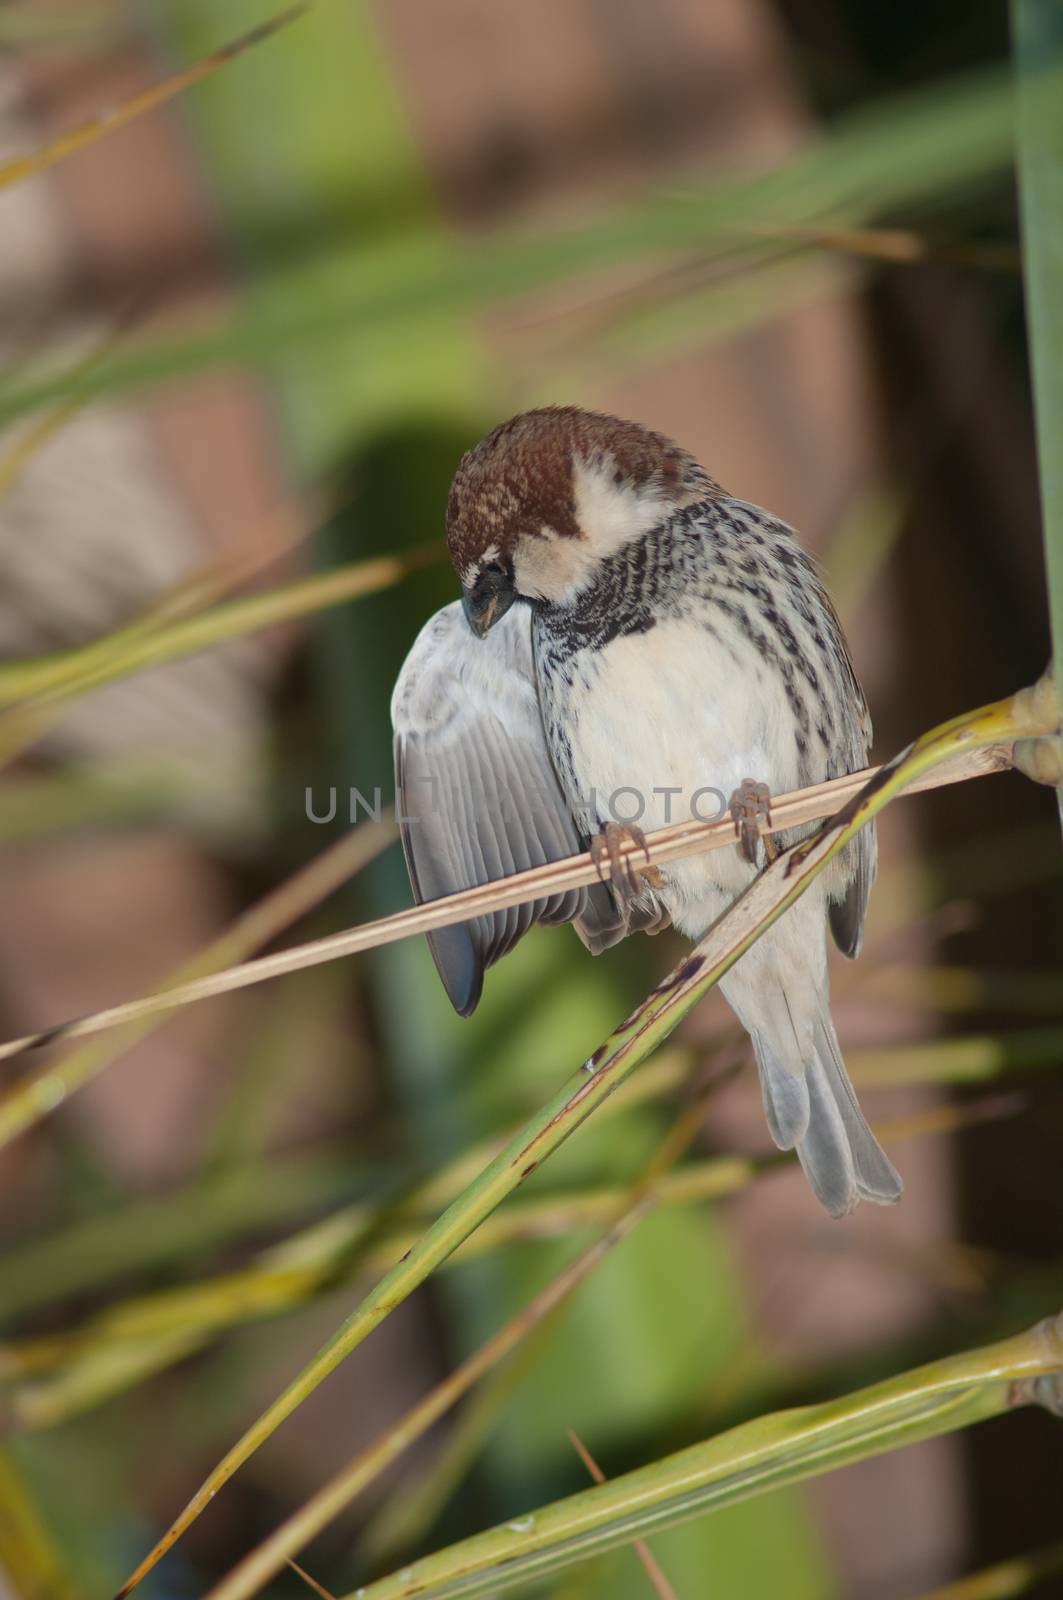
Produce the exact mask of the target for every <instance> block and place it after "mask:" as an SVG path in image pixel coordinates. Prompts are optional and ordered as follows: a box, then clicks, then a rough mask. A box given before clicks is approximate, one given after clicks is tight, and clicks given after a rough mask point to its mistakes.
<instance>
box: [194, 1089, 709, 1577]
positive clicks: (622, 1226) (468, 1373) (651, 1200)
mask: <svg viewBox="0 0 1063 1600" xmlns="http://www.w3.org/2000/svg"><path fill="white" fill-rule="evenodd" d="M703 1110H704V1108H703V1105H702V1103H701V1101H700V1100H699V1101H698V1102H697V1103H695V1104H694V1105H691V1106H688V1107H687V1108H686V1110H685V1111H684V1112H683V1113H682V1114H681V1116H680V1117H679V1119H678V1121H677V1122H676V1124H675V1126H674V1127H673V1128H672V1130H671V1132H670V1133H669V1134H668V1136H667V1137H666V1138H665V1139H664V1141H663V1143H662V1144H661V1147H660V1148H659V1150H658V1151H657V1152H656V1153H655V1154H654V1156H653V1158H652V1160H651V1161H650V1163H649V1165H648V1167H647V1168H646V1170H645V1172H644V1173H643V1174H642V1176H641V1177H640V1178H639V1180H638V1181H637V1182H636V1183H635V1185H634V1187H633V1188H632V1189H630V1190H629V1191H628V1192H627V1193H625V1194H623V1195H622V1196H620V1197H619V1198H618V1199H617V1201H616V1202H615V1203H614V1205H613V1208H612V1209H613V1216H612V1219H611V1221H610V1222H609V1225H608V1227H607V1228H606V1230H605V1231H604V1232H603V1233H602V1234H601V1235H600V1236H599V1237H598V1238H597V1239H595V1240H594V1242H593V1243H592V1244H591V1245H589V1246H588V1248H587V1249H586V1250H584V1251H582V1252H581V1254H580V1255H578V1256H577V1257H576V1259H575V1260H574V1261H573V1262H571V1263H570V1265H569V1266H567V1267H565V1268H564V1269H563V1270H562V1271H561V1272H560V1273H558V1275H557V1276H556V1277H555V1278H554V1279H553V1280H552V1281H551V1282H550V1283H548V1284H547V1285H546V1287H545V1288H544V1289H542V1290H540V1292H539V1293H538V1294H537V1295H535V1296H534V1297H533V1299H531V1300H530V1301H529V1302H528V1304H527V1305H526V1306H525V1307H524V1308H523V1309H522V1310H521V1311H518V1312H517V1314H516V1315H515V1316H513V1317H511V1318H510V1320H509V1321H508V1322H507V1323H506V1324H505V1326H504V1327H502V1328H500V1329H499V1331H498V1333H496V1334H494V1335H493V1336H492V1337H491V1338H490V1339H488V1340H487V1342H486V1344H483V1345H481V1347H480V1349H479V1350H477V1351H476V1352H475V1354H473V1355H471V1356H470V1357H469V1358H468V1359H467V1360H466V1361H463V1362H462V1364H461V1366H460V1367H458V1368H457V1370H456V1371H455V1372H453V1373H452V1374H451V1375H450V1377H449V1378H447V1379H445V1380H444V1381H443V1382H442V1383H441V1384H438V1385H437V1386H436V1387H435V1388H434V1389H433V1390H432V1391H431V1393H430V1394H428V1395H426V1396H425V1398H424V1399H423V1400H422V1401H420V1402H419V1404H417V1405H416V1406H414V1407H413V1409H412V1410H410V1411H409V1412H407V1414H406V1416H405V1417H403V1418H401V1419H400V1420H399V1422H397V1423H395V1424H394V1425H393V1426H392V1427H390V1428H388V1429H387V1430H386V1431H385V1432H384V1433H383V1434H382V1435H381V1436H380V1438H379V1439H377V1440H376V1441H375V1442H374V1443H373V1444H371V1445H369V1446H368V1447H367V1448H366V1449H365V1450H363V1451H361V1452H360V1453H359V1454H358V1455H357V1456H356V1457H355V1458H354V1460H353V1461H351V1462H350V1463H349V1464H348V1465H347V1466H346V1467H344V1468H343V1469H342V1470H341V1471H340V1472H339V1473H337V1474H336V1476H335V1477H334V1478H333V1479H332V1480H331V1482H329V1483H327V1484H326V1485H325V1486H324V1487H323V1488H322V1489H319V1490H318V1492H317V1493H316V1494H315V1495H314V1496H313V1497H312V1498H311V1499H310V1500H308V1501H307V1502H306V1504H305V1505H304V1506H302V1507H301V1508H300V1509H299V1510H298V1511H297V1512H296V1513H295V1514H294V1515H293V1516H291V1517H289V1518H288V1520H287V1521H286V1522H284V1523H282V1524H281V1526H280V1527H279V1528H277V1529H275V1530H274V1532H273V1533H272V1534H271V1535H270V1536H269V1538H268V1539H265V1540H264V1541H263V1542H262V1544H260V1545H259V1546H258V1547H257V1549H255V1550H253V1551H252V1552H251V1553H250V1555H248V1556H245V1558H244V1559H243V1561H241V1562H240V1563H239V1565H238V1566H236V1567H234V1568H233V1570H232V1571H231V1572H230V1573H229V1574H228V1576H227V1577H225V1578H224V1579H223V1580H222V1582H221V1583H220V1584H218V1585H217V1587H216V1588H214V1589H213V1590H211V1592H210V1594H209V1596H208V1600H248V1597H249V1596H250V1595H253V1594H255V1593H257V1591H258V1590H259V1589H261V1588H262V1586H263V1584H266V1583H268V1582H269V1580H270V1578H272V1577H273V1576H274V1575H275V1574H276V1573H278V1572H279V1571H280V1570H281V1568H282V1567H283V1566H284V1564H285V1562H286V1561H287V1560H289V1558H290V1557H291V1556H293V1555H294V1554H295V1553H296V1551H298V1550H301V1549H302V1548H303V1547H304V1546H305V1545H307V1544H309V1542H310V1540H311V1539H313V1538H314V1537H315V1536H316V1535H317V1534H319V1533H320V1532H321V1531H322V1529H323V1528H326V1527H327V1526H328V1524H329V1523H330V1522H331V1521H332V1520H333V1519H334V1518H335V1517H337V1516H339V1514H340V1512H341V1511H343V1510H345V1509H346V1507H347V1506H348V1505H350V1503H351V1501H352V1500H354V1499H356V1498H357V1496H358V1495H360V1494H361V1493H362V1491H363V1490H364V1489H365V1488H366V1487H368V1485H369V1484H370V1483H371V1482H372V1481H373V1480H374V1479H375V1478H377V1477H378V1476H379V1475H380V1473H381V1472H382V1471H383V1470H384V1469H385V1468H386V1467H387V1466H389V1465H390V1464H391V1462H392V1461H395V1460H396V1459H397V1458H398V1457H399V1456H400V1455H401V1454H402V1453H403V1452H404V1451H405V1450H406V1449H407V1448H408V1447H409V1446H410V1445H411V1444H412V1443H413V1442H414V1441H415V1440H416V1439H419V1438H421V1437H423V1435H424V1434H425V1433H427V1431H428V1429H429V1428H430V1427H432V1426H433V1425H434V1424H435V1423H436V1422H438V1420H439V1419H440V1418H441V1417H442V1416H444V1415H445V1414H446V1413H447V1412H448V1411H449V1410H450V1409H451V1408H452V1407H453V1406H454V1405H456V1404H457V1402H458V1400H460V1399H461V1398H462V1397H463V1396H464V1395H466V1394H467V1393H468V1392H469V1390H470V1389H471V1388H472V1387H473V1386H474V1385H475V1384H477V1383H478V1382H479V1381H480V1379H481V1378H483V1377H484V1376H485V1375H486V1374H487V1373H488V1372H490V1371H491V1370H492V1368H494V1367H496V1366H497V1365H498V1364H499V1362H500V1361H502V1360H504V1359H505V1357H506V1356H508V1355H510V1354H511V1353H512V1352H513V1351H514V1350H515V1349H516V1348H517V1346H518V1345H519V1344H520V1343H521V1342H522V1341H523V1340H524V1339H525V1338H526V1337H527V1335H528V1334H529V1333H531V1332H532V1330H533V1329H534V1328H536V1327H537V1326H539V1325H540V1324H541V1323H542V1322H543V1321H544V1319H545V1318H547V1317H549V1316H551V1315H552V1314H553V1313H554V1312H555V1311H557V1310H558V1309H559V1308H560V1306H561V1305H562V1304H563V1303H564V1302H565V1301H566V1300H567V1299H568V1298H569V1296H570V1295H571V1294H572V1293H573V1292H574V1291H575V1289H576V1288H577V1287H578V1286H579V1285H580V1284H581V1283H582V1282H583V1281H584V1279H585V1278H587V1277H588V1276H589V1275H590V1273H592V1272H593V1271H594V1270H595V1268H596V1267H597V1266H598V1265H599V1264H600V1263H601V1262H602V1261H604V1259H605V1257H606V1256H607V1255H609V1254H610V1253H611V1251H613V1250H614V1249H615V1248H616V1246H617V1245H618V1244H620V1243H621V1241H622V1240H624V1239H626V1238H627V1236H628V1234H629V1233H631V1232H632V1231H633V1229H634V1228H635V1227H636V1226H637V1225H638V1224H639V1223H640V1222H641V1221H642V1219H643V1218H644V1217H645V1216H647V1215H648V1214H649V1212H650V1211H652V1210H653V1209H654V1206H655V1203H656V1188H657V1185H658V1183H659V1181H660V1179H661V1177H662V1176H663V1175H664V1173H665V1172H666V1171H667V1170H668V1168H670V1167H671V1166H672V1165H673V1164H674V1163H675V1162H676V1161H677V1160H678V1159H679V1157H680V1156H681V1155H682V1154H683V1152H684V1151H685V1150H686V1149H687V1148H688V1147H689V1145H690V1144H691V1142H692V1141H693V1140H694V1138H695V1137H696V1136H697V1133H698V1129H699V1127H700V1125H701V1121H702V1115H703Z"/></svg>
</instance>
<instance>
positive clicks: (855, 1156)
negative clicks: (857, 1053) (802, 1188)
mask: <svg viewBox="0 0 1063 1600" xmlns="http://www.w3.org/2000/svg"><path fill="white" fill-rule="evenodd" d="M772 1012H773V1013H774V1015H773V1021H774V1022H775V1023H776V1025H775V1026H772V1027H771V1028H770V1029H766V1028H763V1027H762V1028H760V1029H758V1030H757V1031H755V1032H754V1033H753V1048H754V1052H755V1054H756V1058H757V1066H758V1068H759V1070H760V1082H761V1089H762V1091H763V1095H764V1110H765V1113H766V1115H767V1119H768V1127H769V1129H770V1131H771V1136H772V1138H773V1140H774V1141H775V1143H776V1144H777V1145H778V1146H779V1148H780V1149H781V1150H792V1149H796V1150H797V1155H798V1159H799V1160H800V1162H801V1165H802V1167H803V1168H804V1170H805V1175H806V1176H807V1178H808V1181H809V1183H810V1184H811V1186H812V1189H813V1191H814V1192H815V1194H816V1197H817V1199H818V1200H819V1201H820V1202H821V1204H822V1205H824V1206H825V1207H826V1209H827V1210H828V1211H829V1212H830V1214H831V1216H832V1217H842V1216H845V1215H846V1213H847V1212H849V1211H852V1210H853V1208H854V1206H855V1205H856V1203H857V1201H858V1200H874V1201H877V1202H878V1203H879V1204H880V1205H889V1204H891V1203H892V1202H893V1201H895V1200H898V1199H900V1195H901V1191H902V1188H903V1184H902V1182H901V1179H900V1176H899V1175H898V1173H897V1171H896V1170H895V1168H894V1167H893V1165H892V1163H891V1162H890V1161H889V1160H888V1158H887V1157H886V1155H885V1153H884V1151H883V1150H882V1148H881V1146H880V1145H879V1143H878V1141H877V1139H876V1138H875V1136H874V1134H873V1133H872V1132H871V1129H870V1128H869V1127H868V1125H867V1121H866V1119H865V1117H864V1114H863V1112H862V1111H861V1110H860V1107H859V1105H858V1103H857V1099H856V1095H855V1094H854V1092H853V1086H852V1084H851V1083H850V1082H849V1075H848V1073H847V1072H846V1070H845V1063H844V1062H843V1061H842V1057H841V1051H840V1049H839V1047H838V1040H837V1036H836V1035H835V1032H834V1026H833V1024H832V1022H831V1020H830V1017H829V1015H827V1014H825V1012H824V1014H821V1015H820V1017H819V1018H817V1020H816V1022H815V1024H814V1026H813V1028H812V1032H811V1040H810V1042H804V1041H801V1040H800V1038H799V1035H798V1032H797V1029H796V1028H795V1027H794V1026H793V1019H792V1017H791V1016H790V1012H789V1007H787V1009H786V1023H785V1024H783V1025H781V1026H780V1025H778V1024H779V1023H780V1022H781V1017H780V1015H779V1009H778V1007H773V1008H772ZM763 1019H764V1016H763V1011H762V1017H761V1019H758V1020H763Z"/></svg>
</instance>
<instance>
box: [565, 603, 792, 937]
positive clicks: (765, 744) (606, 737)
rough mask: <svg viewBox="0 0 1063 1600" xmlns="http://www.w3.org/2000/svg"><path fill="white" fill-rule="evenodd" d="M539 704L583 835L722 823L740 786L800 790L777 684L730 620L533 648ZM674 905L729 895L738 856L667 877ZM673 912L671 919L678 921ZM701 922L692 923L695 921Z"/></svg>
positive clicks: (737, 875)
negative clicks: (615, 824)
mask: <svg viewBox="0 0 1063 1600" xmlns="http://www.w3.org/2000/svg"><path fill="white" fill-rule="evenodd" d="M537 671H538V676H539V693H540V704H541V707H542V712H543V721H544V725H545V728H546V735H547V742H548V745H549V747H550V752H551V756H552V758H553V761H554V765H555V768H556V770H557V773H558V777H559V779H560V781H561V785H562V788H563V789H564V791H565V794H566V797H567V799H568V801H569V804H570V806H571V807H572V809H573V812H574V814H575V815H576V817H577V820H578V823H579V825H580V827H581V829H582V830H583V831H584V832H586V833H588V834H590V833H594V832H597V831H598V829H599V828H600V827H601V825H602V824H603V823H605V822H606V821H609V820H615V821H620V822H629V821H630V822H635V823H637V825H638V826H639V827H640V828H642V829H643V831H644V832H646V833H649V832H650V831H651V830H652V829H655V828H663V827H665V826H667V825H668V824H669V823H674V822H683V821H686V820H688V819H689V818H690V817H691V816H695V817H698V818H699V819H701V820H704V821H711V820H714V819H716V818H718V817H720V816H723V815H726V814H727V810H728V807H729V803H730V797H731V795H732V793H733V792H734V790H735V789H736V788H737V787H738V786H739V784H740V783H742V781H743V780H744V779H745V778H756V779H757V780H759V781H761V782H764V783H767V784H768V786H769V788H770V789H771V790H772V792H773V793H776V794H780V793H783V792H784V791H786V790H787V789H792V788H795V787H797V786H798V784H799V760H798V752H797V744H796V739H795V730H794V723H793V713H792V711H791V709H790V707H789V704H788V702H787V699H786V694H785V690H784V687H783V685H782V682H781V680H780V679H779V676H778V673H777V672H775V671H773V670H771V667H770V664H768V663H765V662H764V660H763V659H762V658H761V657H760V655H759V654H758V652H757V651H756V649H755V647H754V646H753V645H752V643H751V641H750V640H749V639H748V637H746V635H745V634H744V633H742V632H740V631H739V630H738V629H737V628H733V629H732V628H731V627H730V626H729V625H728V622H727V619H726V618H722V619H716V620H714V622H713V625H712V627H711V628H710V626H709V625H708V624H707V623H703V622H702V621H700V620H699V619H698V618H697V617H691V616H689V615H688V616H683V615H677V616H663V617H659V618H658V619H657V620H656V621H655V624H654V626H653V627H651V628H649V629H647V630H646V631H644V632H637V633H628V634H623V635H620V636H618V637H616V638H614V639H612V640H610V641H609V642H608V643H607V644H605V645H603V646H602V647H601V648H597V649H595V648H587V649H583V650H578V651H576V652H574V653H571V654H566V653H565V652H564V651H554V650H552V649H551V646H550V638H549V629H548V628H547V629H546V630H545V632H544V633H542V634H540V637H539V638H538V639H537ZM665 874H666V878H667V881H668V883H669V886H670V888H671V890H672V891H673V893H672V895H671V897H670V896H669V894H668V893H667V892H666V893H665V894H664V895H662V898H663V899H665V901H666V903H668V901H669V899H670V898H671V899H672V901H673V903H672V904H670V905H669V909H670V911H671V912H672V915H673V919H674V920H677V921H682V920H685V919H683V917H682V908H681V906H680V905H679V904H677V903H675V902H676V901H677V900H680V901H683V902H699V901H702V900H704V899H706V898H711V899H712V900H713V901H714V902H715V900H716V899H718V897H719V894H720V892H721V891H723V892H724V893H726V894H728V895H732V894H734V893H737V892H738V891H739V890H741V889H742V888H744V887H745V885H746V884H747V883H748V881H749V877H750V870H749V868H748V866H746V865H745V864H744V863H742V862H741V861H740V859H739V858H738V855H737V852H736V851H729V850H725V851H715V852H713V853H712V854H710V855H706V856H702V857H697V858H694V859H692V860H690V861H687V862H678V863H675V864H674V865H672V866H670V867H668V868H666V869H665ZM677 912H678V913H679V915H678V916H677ZM699 920H700V919H699Z"/></svg>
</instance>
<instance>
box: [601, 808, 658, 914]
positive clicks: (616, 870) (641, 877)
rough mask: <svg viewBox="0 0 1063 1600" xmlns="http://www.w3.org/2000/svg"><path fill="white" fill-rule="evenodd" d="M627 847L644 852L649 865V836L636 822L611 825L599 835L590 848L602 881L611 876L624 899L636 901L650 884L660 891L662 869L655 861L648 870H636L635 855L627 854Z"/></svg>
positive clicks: (618, 893)
mask: <svg viewBox="0 0 1063 1600" xmlns="http://www.w3.org/2000/svg"><path fill="white" fill-rule="evenodd" d="M625 844H632V845H634V846H635V848H636V849H637V850H641V851H643V853H644V854H645V857H646V860H647V862H650V849H649V845H648V844H647V843H646V835H645V834H644V833H643V831H642V829H641V828H637V827H636V826H635V824H634V823H633V822H607V823H606V824H605V827H604V828H603V829H602V831H601V833H596V834H595V835H594V837H593V839H591V841H590V843H589V844H588V846H587V849H588V850H589V851H590V855H591V859H592V861H593V862H594V865H595V866H596V867H597V869H598V876H599V877H600V878H601V880H602V882H603V883H604V882H605V881H606V878H607V876H608V878H609V879H610V880H611V882H612V885H613V888H614V889H615V890H616V893H617V897H618V898H619V899H620V900H636V899H638V897H639V895H641V894H645V892H646V884H647V882H649V883H650V884H652V885H653V887H655V888H659V887H660V886H661V884H662V883H663V881H664V880H663V879H662V877H661V873H660V869H659V868H658V867H655V866H653V864H652V862H650V864H649V865H648V866H645V867H636V865H635V860H634V856H633V855H630V854H625V853H624V850H623V846H624V845H625ZM606 862H608V863H609V869H610V870H609V873H608V874H607V873H606V871H605V864H606Z"/></svg>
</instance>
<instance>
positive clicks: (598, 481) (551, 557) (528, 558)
mask: <svg viewBox="0 0 1063 1600" xmlns="http://www.w3.org/2000/svg"><path fill="white" fill-rule="evenodd" d="M572 489H573V498H574V500H575V512H576V523H577V526H578V527H579V530H580V537H578V538H569V537H567V536H566V537H562V536H561V535H560V534H559V533H558V532H557V530H556V528H552V527H550V526H549V525H548V524H545V523H544V524H543V526H542V527H541V528H540V529H539V531H538V532H537V533H527V534H525V535H524V536H523V537H522V538H521V539H519V540H518V541H517V544H516V547H515V549H514V551H513V577H514V581H515V583H516V587H517V592H518V593H519V594H523V595H527V596H528V597H529V598H530V599H533V600H545V601H547V602H548V603H549V604H552V605H564V604H566V603H567V602H569V601H571V600H573V599H574V598H575V597H576V595H577V594H579V592H580V590H581V589H585V588H587V586H588V584H590V583H593V581H594V578H595V575H596V573H597V570H598V567H599V565H600V563H601V562H602V561H604V560H606V559H607V558H608V557H609V556H611V555H613V554H615V552H616V551H617V550H620V549H621V548H622V547H623V546H624V545H625V544H627V543H628V542H629V541H630V540H631V539H638V538H640V537H641V536H642V535H643V534H644V533H648V532H649V531H650V529H651V528H656V527H658V526H659V525H660V523H661V522H663V520H664V519H665V517H666V516H667V515H668V513H669V511H670V510H671V508H672V504H673V502H672V501H671V500H669V499H668V498H667V497H666V496H665V495H664V494H663V493H662V492H661V490H660V489H659V487H657V486H656V485H651V484H643V485H642V486H641V487H636V486H635V485H634V484H632V483H629V482H627V481H626V480H621V482H619V483H617V482H616V467H615V465H614V463H613V460H612V457H611V456H609V455H605V456H604V457H602V459H601V460H599V461H595V462H587V461H581V460H580V459H578V458H576V459H575V460H574V461H573V463H572Z"/></svg>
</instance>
